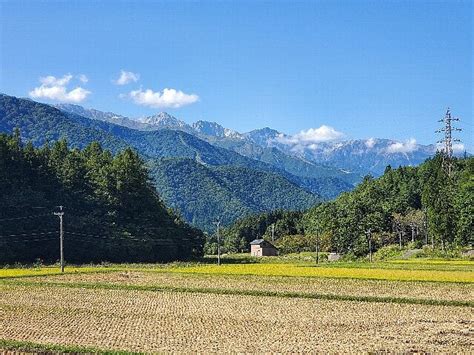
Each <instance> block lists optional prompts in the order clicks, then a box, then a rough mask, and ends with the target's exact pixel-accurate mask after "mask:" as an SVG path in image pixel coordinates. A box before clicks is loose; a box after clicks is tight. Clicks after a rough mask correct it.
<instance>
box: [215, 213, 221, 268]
mask: <svg viewBox="0 0 474 355" xmlns="http://www.w3.org/2000/svg"><path fill="white" fill-rule="evenodd" d="M214 224H215V225H216V234H217V265H220V264H221V237H220V234H219V228H220V225H221V220H220V218H217V220H216V221H215V222H214Z"/></svg>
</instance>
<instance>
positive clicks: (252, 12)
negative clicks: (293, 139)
mask: <svg viewBox="0 0 474 355" xmlns="http://www.w3.org/2000/svg"><path fill="white" fill-rule="evenodd" d="M0 7H1V10H0V11H1V14H0V29H1V34H0V35H1V44H0V46H1V47H0V50H1V52H0V70H1V71H0V91H1V92H4V93H6V94H10V95H15V96H25V97H26V96H29V95H30V96H32V97H35V99H36V100H38V101H44V102H58V101H73V102H78V103H79V104H80V105H83V106H85V107H93V108H97V109H100V110H106V111H113V112H117V113H121V114H124V115H129V116H132V117H135V116H141V115H148V114H152V113H155V112H159V111H167V112H169V113H171V114H173V115H175V116H176V117H178V118H181V119H183V120H184V121H186V122H188V123H190V122H194V121H196V120H199V119H204V120H211V121H217V122H219V123H221V124H222V125H224V126H226V127H229V128H233V129H236V130H239V131H248V130H251V129H255V128H260V127H265V126H270V127H272V128H275V129H278V130H280V131H283V132H286V133H290V134H295V133H297V132H300V131H302V130H308V129H310V128H318V127H320V126H321V125H327V126H330V127H333V128H334V130H336V131H338V132H342V133H343V134H344V136H343V137H346V138H369V137H381V138H393V139H398V140H402V141H404V140H407V139H410V138H415V139H416V140H417V142H419V143H423V144H426V143H433V142H434V141H436V139H437V138H438V137H437V136H436V134H434V130H435V129H436V128H438V125H439V124H438V123H437V120H438V119H439V118H441V117H442V116H443V115H444V112H445V109H446V107H447V106H450V107H452V110H453V113H454V114H455V115H457V116H459V117H460V118H461V119H462V121H461V122H460V126H461V127H462V128H463V129H464V132H463V133H462V134H460V135H459V136H460V138H462V140H463V142H464V143H465V144H466V146H467V148H468V149H469V150H470V151H472V150H473V149H472V148H473V147H474V142H473V129H474V128H473V119H472V102H473V91H472V82H473V75H472V10H473V9H472V4H471V2H470V1H429V2H426V1H355V0H354V1H307V2H290V1H288V2H285V1H265V2H263V1H184V2H177V1H176V2H175V1H166V2H160V1H134V2H132V1H129V2H124V1H122V2H118V1H117V2H112V1H61V2H58V1H56V2H53V1H28V2H25V1H19V0H15V1H5V0H0ZM121 70H125V71H127V72H130V73H134V74H137V77H135V78H133V77H132V76H131V75H129V76H128V79H129V80H128V81H129V82H128V83H127V84H125V85H117V79H118V78H119V74H120V71H121ZM67 74H70V75H71V77H67V76H65V75H67ZM80 75H84V76H85V77H84V76H83V77H80ZM48 76H53V77H54V78H51V77H50V78H47V77H48ZM138 76H139V78H138ZM40 77H42V78H43V79H42V80H43V81H42V82H40ZM86 78H87V80H88V81H87V82H85V81H86V80H84V79H86ZM80 79H83V80H82V81H81V80H80ZM124 79H127V76H125V77H124ZM132 79H138V80H136V81H134V80H132ZM122 82H127V80H122ZM77 87H79V88H80V89H79V90H76V91H73V92H72V93H71V91H72V90H74V89H75V88H77ZM35 88H37V90H36V91H34V89H35ZM164 89H170V90H168V91H167V92H163V90H164ZM193 95H194V96H193ZM48 97H50V98H54V99H53V100H51V99H48ZM150 105H153V107H150ZM326 131H327V130H326ZM312 132H313V133H314V132H322V131H321V130H320V131H318V130H313V131H312ZM338 137H339V138H340V135H338Z"/></svg>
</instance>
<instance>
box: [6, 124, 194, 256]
mask: <svg viewBox="0 0 474 355" xmlns="http://www.w3.org/2000/svg"><path fill="white" fill-rule="evenodd" d="M60 205H62V206H64V212H65V216H64V221H65V231H66V232H65V258H66V260H67V261H68V262H71V263H85V262H92V261H94V262H100V261H112V262H135V261H136V262H138V261H149V262H155V261H169V260H183V259H189V258H191V257H196V256H200V255H201V254H202V247H203V234H202V232H201V231H199V230H197V229H194V228H192V227H190V226H188V225H187V224H186V223H184V222H182V221H181V220H180V219H179V218H178V217H177V216H175V215H174V214H173V213H172V212H170V211H169V210H168V209H166V207H165V206H164V204H163V203H162V201H161V200H160V198H159V196H158V195H157V193H156V190H155V189H154V187H153V185H152V184H151V182H150V177H149V175H148V170H147V168H146V166H145V164H144V161H143V160H142V159H141V158H140V157H139V156H138V155H137V153H135V152H134V151H133V150H131V149H129V148H127V149H125V150H123V151H122V152H120V153H118V154H116V155H115V156H113V155H112V154H111V153H110V152H109V151H107V150H103V149H102V148H101V146H100V145H99V144H98V143H91V144H89V145H88V146H87V147H85V148H84V149H83V150H78V149H73V150H71V149H69V148H68V147H67V144H66V142H65V141H62V140H61V141H58V142H56V143H54V144H52V145H46V146H44V147H42V148H34V147H33V145H32V144H31V143H28V144H26V145H23V144H22V143H21V141H20V135H19V131H17V132H16V133H15V135H14V136H8V135H5V134H0V263H13V262H33V261H35V259H37V258H39V259H42V260H44V261H47V262H54V261H56V260H57V259H58V256H59V251H58V245H59V243H58V226H59V223H58V217H56V216H54V215H53V212H54V211H57V210H58V206H60Z"/></svg>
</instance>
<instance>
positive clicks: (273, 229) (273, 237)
mask: <svg viewBox="0 0 474 355" xmlns="http://www.w3.org/2000/svg"><path fill="white" fill-rule="evenodd" d="M274 241H275V223H272V242H274Z"/></svg>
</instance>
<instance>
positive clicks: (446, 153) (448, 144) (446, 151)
mask: <svg viewBox="0 0 474 355" xmlns="http://www.w3.org/2000/svg"><path fill="white" fill-rule="evenodd" d="M453 121H459V118H454V117H451V111H450V109H449V107H448V109H447V111H446V115H445V116H444V118H442V119H441V120H439V121H438V122H442V123H444V127H443V128H441V129H438V130H437V131H436V133H444V139H443V140H440V141H438V143H442V144H443V145H444V148H443V149H442V152H443V166H444V168H445V169H446V171H447V173H448V176H451V172H452V169H453V142H460V140H459V139H454V138H453V131H458V132H460V131H461V129H460V128H456V127H453V126H452V124H451V123H452V122H453Z"/></svg>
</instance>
